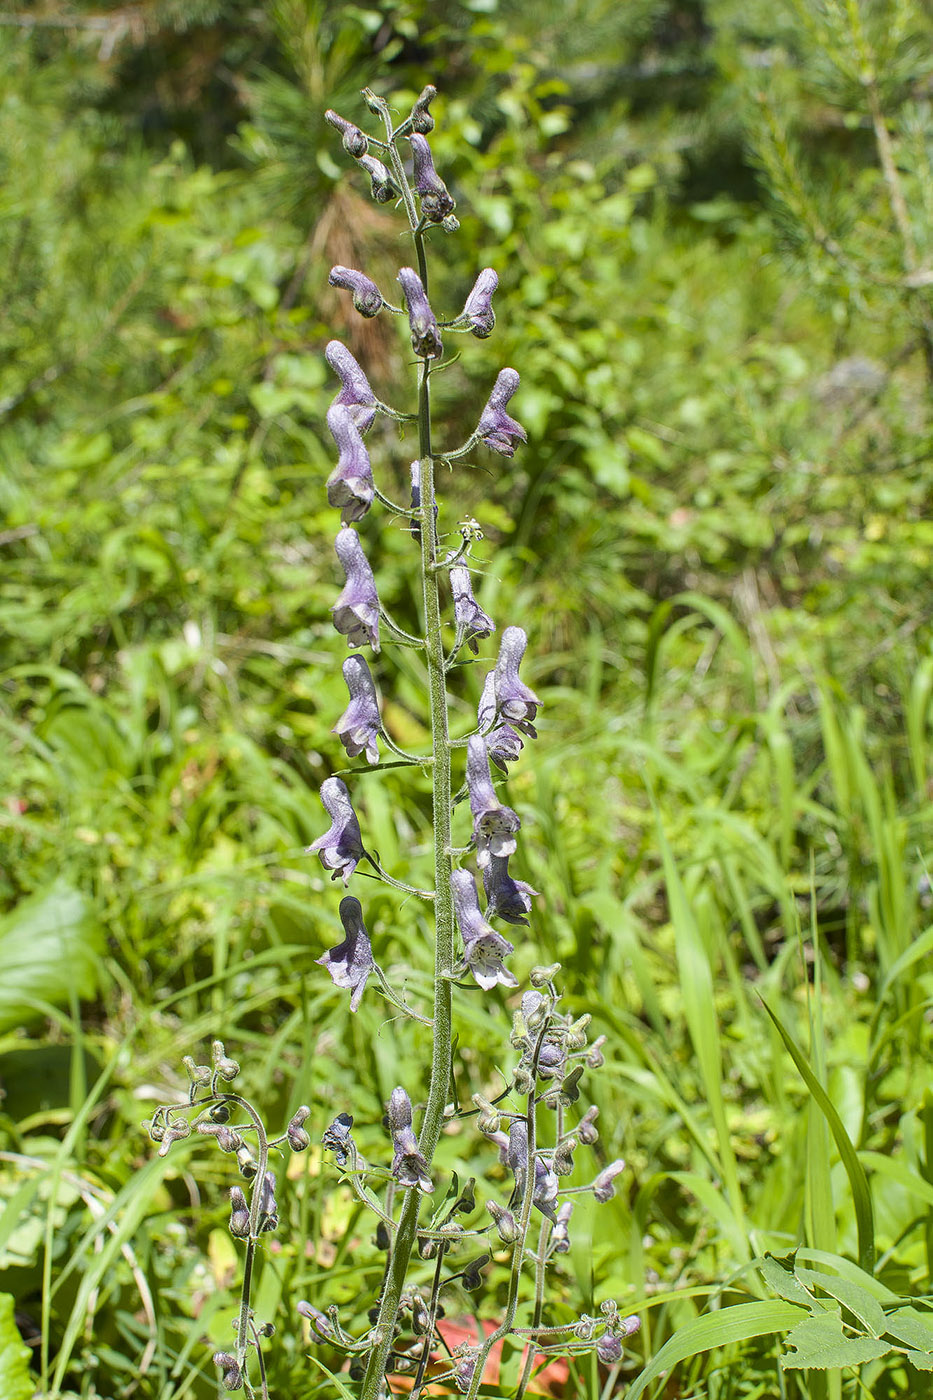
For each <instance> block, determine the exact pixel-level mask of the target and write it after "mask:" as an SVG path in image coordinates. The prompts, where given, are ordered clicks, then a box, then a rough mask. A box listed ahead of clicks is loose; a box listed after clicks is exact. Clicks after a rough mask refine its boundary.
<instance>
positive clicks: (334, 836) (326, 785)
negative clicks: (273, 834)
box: [307, 778, 363, 910]
mask: <svg viewBox="0 0 933 1400" xmlns="http://www.w3.org/2000/svg"><path fill="white" fill-rule="evenodd" d="M321 801H322V802H323V804H324V807H325V809H326V811H327V815H328V816H329V817H330V819H331V826H330V830H329V831H325V833H324V835H323V836H319V837H318V838H317V840H316V841H312V842H311V845H310V846H308V848H307V849H308V850H309V851H317V853H318V855H319V856H320V858H321V864H322V865H323V867H324V869H325V870H332V871H333V875H332V876H331V879H332V880H336V879H337V876H338V875H339V876H341V877H342V879H343V883H344V884H346V883H347V881H348V880H349V878H350V876H351V875H352V874H353V872H354V870H355V869H356V867H357V865H358V864H359V862H360V861H361V860H362V858H363V837H362V834H361V832H360V824H359V821H358V820H357V816H356V813H355V812H354V810H353V804H352V802H351V801H350V794H349V793H348V792H347V786H346V783H344V782H343V781H342V780H341V779H340V778H325V779H324V781H323V783H322V784H321ZM354 903H356V905H357V908H359V901H354ZM340 907H341V910H342V909H343V904H342V903H341V906H340Z"/></svg>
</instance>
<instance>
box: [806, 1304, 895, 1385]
mask: <svg viewBox="0 0 933 1400" xmlns="http://www.w3.org/2000/svg"><path fill="white" fill-rule="evenodd" d="M784 1340H785V1341H786V1342H787V1345H788V1346H789V1347H793V1348H794V1350H793V1352H792V1353H791V1355H789V1356H782V1357H781V1365H782V1366H783V1367H784V1369H785V1370H796V1369H797V1368H798V1367H801V1368H806V1369H807V1370H810V1371H835V1370H839V1369H841V1368H842V1367H844V1366H861V1365H862V1364H863V1363H864V1362H866V1361H875V1360H876V1359H877V1358H878V1357H879V1356H884V1355H886V1353H887V1352H889V1351H890V1350H891V1345H890V1343H889V1342H883V1341H880V1340H879V1339H878V1338H877V1337H847V1336H846V1334H845V1332H844V1331H843V1326H842V1318H841V1317H837V1316H835V1315H834V1314H832V1313H822V1314H821V1315H820V1316H819V1317H812V1316H811V1317H808V1318H806V1319H805V1320H804V1321H803V1322H801V1323H799V1324H798V1325H797V1326H796V1327H795V1328H794V1329H793V1331H791V1332H789V1333H788V1334H787V1336H786V1338H785V1339H784Z"/></svg>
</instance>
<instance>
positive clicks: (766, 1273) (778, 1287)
mask: <svg viewBox="0 0 933 1400" xmlns="http://www.w3.org/2000/svg"><path fill="white" fill-rule="evenodd" d="M795 1257H796V1251H795V1252H794V1254H788V1255H787V1256H786V1260H785V1259H779V1258H778V1257H777V1256H776V1255H774V1254H765V1256H764V1258H762V1259H756V1260H755V1266H756V1268H757V1269H758V1272H759V1273H760V1274H761V1276H762V1278H763V1279H764V1281H765V1283H766V1284H767V1285H768V1287H769V1288H770V1289H772V1291H773V1292H775V1293H777V1295H778V1296H779V1297H780V1298H786V1299H787V1301H788V1303H799V1304H800V1305H801V1306H802V1307H805V1308H809V1309H810V1311H811V1312H819V1311H820V1304H819V1302H818V1301H817V1299H816V1298H814V1297H813V1296H812V1295H811V1294H810V1293H808V1292H807V1290H806V1288H804V1286H803V1284H802V1283H801V1282H800V1280H799V1279H798V1277H797V1275H796V1273H795V1272H794V1260H795Z"/></svg>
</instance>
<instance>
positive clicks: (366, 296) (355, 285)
mask: <svg viewBox="0 0 933 1400" xmlns="http://www.w3.org/2000/svg"><path fill="white" fill-rule="evenodd" d="M327 280H328V282H329V283H330V285H331V286H332V287H343V289H344V290H345V291H347V292H352V293H353V305H354V306H355V307H356V309H357V311H358V312H359V313H360V315H361V316H365V317H367V319H368V318H369V317H371V316H378V314H379V312H380V311H381V310H382V305H383V302H382V293H381V292H380V290H379V288H378V287H377V286H376V284H375V282H374V281H373V280H372V278H371V277H367V276H366V274H365V272H357V270H356V268H354V267H340V266H339V264H338V266H337V267H332V268H331V270H330V276H329V277H328V279H327Z"/></svg>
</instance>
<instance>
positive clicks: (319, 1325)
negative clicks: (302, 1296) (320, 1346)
mask: <svg viewBox="0 0 933 1400" xmlns="http://www.w3.org/2000/svg"><path fill="white" fill-rule="evenodd" d="M296 1311H297V1312H298V1313H300V1314H301V1316H302V1317H306V1318H307V1319H308V1321H309V1322H310V1324H311V1326H312V1328H313V1330H314V1331H315V1332H316V1333H317V1334H318V1336H319V1337H324V1338H325V1339H326V1340H327V1341H332V1340H333V1336H334V1329H333V1327H332V1326H331V1323H330V1320H329V1318H327V1317H325V1315H324V1313H322V1312H321V1311H320V1309H319V1308H316V1307H314V1306H313V1305H312V1304H311V1303H305V1302H300V1303H299V1304H298V1305H297V1308H296Z"/></svg>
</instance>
